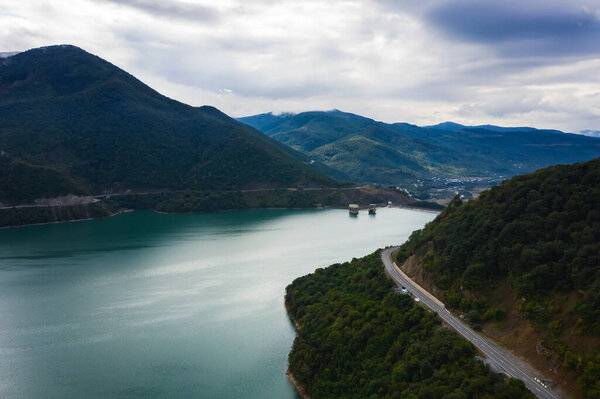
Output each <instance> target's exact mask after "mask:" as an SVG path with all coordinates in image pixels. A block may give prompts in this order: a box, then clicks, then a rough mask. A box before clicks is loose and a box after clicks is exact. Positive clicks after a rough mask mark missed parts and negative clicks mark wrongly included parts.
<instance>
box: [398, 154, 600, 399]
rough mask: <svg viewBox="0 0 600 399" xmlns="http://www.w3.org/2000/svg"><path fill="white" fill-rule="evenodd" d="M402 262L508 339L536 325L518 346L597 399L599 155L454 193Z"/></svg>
mask: <svg viewBox="0 0 600 399" xmlns="http://www.w3.org/2000/svg"><path fill="white" fill-rule="evenodd" d="M397 262H398V264H403V263H404V266H403V267H404V268H405V269H410V270H409V271H410V272H411V273H412V274H413V276H416V277H418V278H419V279H420V281H421V282H422V283H423V284H424V285H427V286H428V288H430V290H431V291H433V292H434V293H435V294H436V295H437V296H438V297H440V299H442V300H443V301H444V302H445V303H446V305H447V306H449V307H451V308H454V309H457V310H458V311H460V312H463V313H464V314H465V315H466V316H467V318H468V319H469V320H470V321H471V322H472V323H473V324H474V325H475V326H476V327H483V328H484V330H486V329H488V330H489V332H490V333H491V334H492V335H497V336H498V337H500V339H506V341H507V345H509V346H510V342H509V341H510V340H511V339H513V338H515V335H516V334H518V333H519V332H521V333H523V334H526V333H527V331H529V330H531V331H530V337H531V338H532V339H530V340H528V341H527V342H520V341H517V340H515V341H514V343H515V345H516V346H517V348H516V349H517V350H520V351H521V352H525V351H527V350H529V351H530V352H531V353H532V354H533V356H537V355H539V357H540V359H538V360H539V364H541V365H543V366H544V367H543V369H548V368H550V369H551V370H552V371H553V372H554V373H556V374H557V375H559V376H560V378H562V379H564V382H565V384H567V385H569V383H571V384H573V385H574V382H575V380H576V381H577V385H578V389H579V393H580V394H581V395H582V396H583V397H586V398H600V158H599V159H594V160H592V161H588V162H585V163H580V164H575V165H567V166H554V167H549V168H546V169H542V170H539V171H537V172H535V173H532V174H528V175H524V176H517V177H514V178H512V179H511V180H508V181H505V182H504V183H502V184H501V185H499V186H496V187H493V188H492V189H491V190H488V191H485V192H483V193H482V194H481V196H480V197H479V198H478V199H476V200H473V201H469V202H467V203H462V201H460V199H458V198H456V199H455V200H454V201H453V202H452V203H451V204H450V206H448V207H447V208H446V209H445V210H444V211H443V212H442V213H441V214H440V215H439V216H438V217H437V218H436V219H435V220H434V221H432V222H431V223H429V224H428V225H427V226H426V227H425V228H424V229H423V230H420V231H416V232H414V233H413V234H412V235H411V237H410V239H409V241H408V242H407V243H406V244H404V245H403V246H402V247H401V249H400V251H399V252H398V255H397ZM511 298H512V299H511ZM507 316H508V317H507ZM511 330H513V331H511ZM503 331H505V332H506V334H505V335H502V332H503ZM519 342H520V343H519ZM536 353H537V355H536ZM544 360H545V361H546V363H544Z"/></svg>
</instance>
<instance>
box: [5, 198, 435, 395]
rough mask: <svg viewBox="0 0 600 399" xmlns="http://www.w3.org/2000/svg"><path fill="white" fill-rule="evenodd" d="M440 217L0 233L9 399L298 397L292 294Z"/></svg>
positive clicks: (382, 214)
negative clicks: (291, 359) (290, 360)
mask: <svg viewBox="0 0 600 399" xmlns="http://www.w3.org/2000/svg"><path fill="white" fill-rule="evenodd" d="M434 216H435V215H434V214H432V213H426V212H420V211H409V210H402V209H387V208H384V209H380V210H379V211H378V215H377V216H376V217H368V216H367V215H366V213H365V214H364V215H362V214H361V215H359V216H358V217H355V218H349V217H348V216H347V211H342V210H321V211H317V210H307V211H291V210H254V211H242V212H225V213H214V214H201V215H160V214H155V213H151V212H134V213H129V214H123V215H119V216H116V217H114V218H110V219H102V220H95V221H89V222H78V223H66V224H54V225H46V226H31V227H25V228H18V229H9V230H1V231H0V329H1V331H2V333H1V334H0V397H7V398H12V397H25V398H84V397H85V398H105V397H116V398H173V397H177V398H204V397H206V398H269V397H272V398H295V397H296V396H295V393H294V392H293V389H292V388H291V386H290V384H289V383H288V381H287V379H286V377H285V375H284V372H285V369H286V359H287V353H288V352H289V349H290V346H291V344H292V341H293V339H294V331H293V327H292V325H291V324H290V322H289V320H288V318H287V316H286V314H285V309H284V308H283V294H284V290H285V286H286V285H287V284H289V283H290V282H291V281H292V280H293V279H294V278H296V277H298V276H301V275H304V274H306V273H309V272H311V271H312V270H314V269H315V268H316V267H323V266H327V265H329V264H331V263H335V262H339V261H344V260H349V259H351V258H352V257H357V256H361V255H365V254H367V253H370V252H372V251H374V250H375V249H376V248H378V247H382V246H385V245H389V244H396V243H399V242H402V241H404V240H405V239H406V238H407V237H408V235H409V234H410V232H412V231H413V230H415V229H417V228H421V227H422V226H423V225H424V224H425V223H426V222H427V221H429V220H431V219H433V217H434Z"/></svg>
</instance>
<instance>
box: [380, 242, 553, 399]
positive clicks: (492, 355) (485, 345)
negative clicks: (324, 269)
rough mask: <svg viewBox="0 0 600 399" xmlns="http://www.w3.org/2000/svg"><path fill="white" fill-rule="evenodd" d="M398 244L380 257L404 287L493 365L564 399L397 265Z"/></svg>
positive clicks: (544, 397) (541, 393)
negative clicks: (477, 331) (393, 257)
mask: <svg viewBox="0 0 600 399" xmlns="http://www.w3.org/2000/svg"><path fill="white" fill-rule="evenodd" d="M397 249H398V247H390V248H386V249H384V250H383V251H382V252H381V260H382V261H383V264H384V265H385V269H386V271H387V273H388V275H389V276H390V277H391V278H392V279H393V280H394V281H395V282H396V283H397V284H398V285H399V286H401V287H405V288H406V289H407V290H408V291H409V292H410V293H411V294H412V295H413V296H414V297H416V298H419V300H420V302H421V303H423V304H424V305H426V306H427V307H428V308H430V309H431V310H433V311H434V312H436V313H437V314H438V316H440V317H441V318H442V320H444V322H446V323H447V324H448V325H449V326H450V327H452V328H453V329H454V330H456V331H457V332H458V333H459V334H460V335H462V336H463V337H465V338H466V339H467V340H469V341H471V343H473V345H475V347H476V348H477V349H479V350H480V351H481V352H482V353H483V354H484V355H485V357H486V358H487V360H488V361H489V363H490V365H491V366H492V368H494V369H496V370H502V371H503V372H504V373H505V374H507V375H509V376H511V377H514V378H518V379H520V380H522V381H523V382H524V383H525V385H526V386H527V388H528V389H529V390H530V391H531V392H533V393H534V395H536V396H537V397H538V398H541V399H562V396H560V395H558V394H556V393H554V392H552V391H550V389H548V388H545V387H544V386H543V385H542V384H541V382H538V381H536V380H535V379H534V377H532V376H530V375H529V374H527V373H526V372H525V371H523V370H522V369H521V368H519V366H518V365H516V364H515V362H514V361H512V360H511V359H510V356H508V355H507V354H506V353H505V351H504V350H503V349H501V348H500V347H498V346H497V345H495V344H493V343H491V342H489V341H488V340H487V339H486V338H484V337H482V336H481V335H479V334H477V333H476V332H475V331H473V330H472V329H471V328H469V327H468V326H467V325H466V324H465V323H463V322H462V321H461V320H460V319H458V318H457V317H455V316H454V315H453V314H452V313H450V312H449V311H448V310H447V309H446V308H445V307H444V304H443V303H441V302H440V301H439V300H438V299H437V298H435V297H434V296H433V295H431V294H430V293H428V292H427V291H425V290H424V289H423V288H422V287H420V286H419V285H418V284H416V283H415V282H414V281H412V280H411V279H410V278H409V277H408V276H407V275H406V274H404V272H402V271H401V270H400V269H399V268H398V266H396V264H395V263H394V262H393V261H392V257H391V256H392V253H393V252H394V251H396V250H397Z"/></svg>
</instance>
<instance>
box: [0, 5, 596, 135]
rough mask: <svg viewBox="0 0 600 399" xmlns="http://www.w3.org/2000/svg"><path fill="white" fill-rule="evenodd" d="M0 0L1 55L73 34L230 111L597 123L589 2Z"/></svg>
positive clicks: (166, 85) (170, 90) (171, 90)
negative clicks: (341, 111)
mask: <svg viewBox="0 0 600 399" xmlns="http://www.w3.org/2000/svg"><path fill="white" fill-rule="evenodd" d="M0 3H1V4H0V51H11V50H25V49H27V48H31V47H39V46H44V45H50V44H57V43H71V44H74V45H77V46H80V47H82V48H84V49H86V50H88V51H90V52H92V53H94V54H97V55H99V56H101V57H103V58H105V59H107V60H109V61H111V62H113V63H115V64H116V65H119V66H120V67H122V68H123V69H125V70H127V71H129V72H131V73H132V74H133V75H135V76H137V77H139V78H140V79H142V80H143V81H144V82H146V83H148V84H149V85H151V86H152V87H154V88H155V89H157V90H158V91H160V92H162V93H164V94H165V95H168V96H170V97H173V98H176V99H178V100H180V101H184V102H187V103H189V104H192V105H201V104H211V105H215V106H217V107H218V108H220V109H222V110H223V111H224V112H226V113H229V114H231V115H232V116H241V115H248V114H252V113H259V112H266V111H294V112H300V111H305V110H309V109H332V108H338V109H344V110H347V111H350V112H355V113H359V114H363V115H366V116H369V117H373V118H376V119H380V120H385V121H388V122H397V121H406V122H411V123H416V124H424V125H425V124H433V123H437V122H441V121H444V120H456V121H457V122H461V123H468V124H482V123H494V124H504V125H534V126H541V127H550V128H558V129H563V130H569V131H578V130H586V129H589V130H597V129H598V126H600V111H598V110H600V95H598V93H600V75H599V74H598V73H597V71H598V70H599V69H600V22H599V20H598V17H599V16H600V7H599V5H598V1H597V0H569V1H564V0H543V1H542V0H519V1H517V0H428V1H422V0H402V1H397V0H352V1H337V0H334V1H322V0H302V1H295V0H248V1H246V0H228V1H223V2H214V1H213V2H211V1H210V0H194V1H193V2H192V1H189V0H161V1H159V0H71V1H69V2H47V1H44V0H28V1H22V0H3V1H1V2H0ZM49 4H51V6H50V5H49Z"/></svg>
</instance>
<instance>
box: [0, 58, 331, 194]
mask: <svg viewBox="0 0 600 399" xmlns="http://www.w3.org/2000/svg"><path fill="white" fill-rule="evenodd" d="M0 151H1V152H0V180H1V181H2V183H4V184H2V186H1V192H0V202H3V203H5V204H16V203H23V202H27V201H30V200H33V199H36V198H41V197H51V196H56V195H61V194H68V193H88V194H89V193H93V194H97V193H100V192H102V191H108V192H111V191H119V190H128V189H131V190H134V191H144V190H173V189H204V190H206V189H218V190H229V189H240V188H253V187H290V186H296V185H315V186H319V185H326V186H335V185H336V184H337V183H335V182H334V181H333V180H331V179H330V178H327V177H325V176H324V175H323V174H321V173H320V172H319V170H321V171H326V168H325V167H322V166H321V167H319V166H318V165H309V162H308V158H307V157H306V156H305V155H302V154H300V153H298V152H296V151H294V150H291V149H289V148H287V147H285V146H283V145H282V144H280V143H278V142H276V141H275V140H273V139H271V138H269V137H266V136H265V135H264V134H262V133H260V132H259V131H257V130H255V129H253V128H251V127H249V126H247V125H245V124H242V123H239V122H237V121H235V120H234V119H232V118H229V117H228V116H227V115H225V114H223V113H222V112H220V111H218V110H217V109H215V108H213V107H208V106H204V107H200V108H195V107H191V106H188V105H185V104H182V103H179V102H177V101H174V100H171V99H169V98H167V97H165V96H163V95H161V94H159V93H157V92H156V91H154V90H153V89H151V88H150V87H148V86H146V85H145V84H143V83H142V82H140V81H139V80H137V79H136V78H134V77H133V76H131V75H130V74H128V73H126V72H125V71H123V70H121V69H119V68H117V67H116V66H114V65H112V64H110V63H109V62H107V61H104V60H102V59H101V58H99V57H96V56H94V55H91V54H89V53H87V52H85V51H83V50H81V49H79V48H77V47H73V46H52V47H45V48H39V49H34V50H29V51H26V52H23V53H19V54H16V55H13V56H11V57H8V58H4V59H1V60H0Z"/></svg>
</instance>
